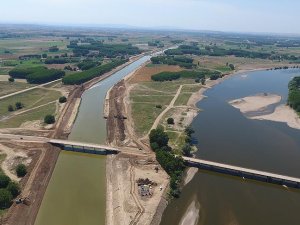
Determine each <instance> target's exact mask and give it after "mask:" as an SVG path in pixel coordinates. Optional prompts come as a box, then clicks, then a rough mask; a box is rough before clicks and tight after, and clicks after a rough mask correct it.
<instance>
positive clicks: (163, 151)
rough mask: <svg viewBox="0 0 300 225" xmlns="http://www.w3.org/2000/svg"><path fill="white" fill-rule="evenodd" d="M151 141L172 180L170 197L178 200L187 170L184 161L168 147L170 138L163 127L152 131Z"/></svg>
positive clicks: (159, 160)
mask: <svg viewBox="0 0 300 225" xmlns="http://www.w3.org/2000/svg"><path fill="white" fill-rule="evenodd" d="M149 139H150V146H151V148H152V150H153V151H155V154H156V159H157V161H158V162H159V164H160V165H161V166H162V168H163V169H164V170H165V171H166V172H167V173H168V175H169V176H170V178H171V179H170V195H171V196H172V197H176V198H178V197H179V195H180V183H181V180H182V175H183V171H184V169H185V165H184V161H183V159H182V158H181V157H180V156H176V155H175V154H174V153H173V151H172V148H171V147H170V146H169V145H168V142H169V137H168V135H167V133H165V132H164V130H163V128H162V127H159V128H157V129H154V130H152V131H151V132H150V135H149Z"/></svg>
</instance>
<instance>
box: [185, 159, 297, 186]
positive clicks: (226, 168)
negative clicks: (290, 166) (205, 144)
mask: <svg viewBox="0 0 300 225" xmlns="http://www.w3.org/2000/svg"><path fill="white" fill-rule="evenodd" d="M183 159H184V161H185V162H186V164H187V165H188V166H192V167H197V168H200V169H203V170H209V171H213V172H217V173H223V174H229V175H232V176H238V177H243V178H245V179H251V180H257V181H262V182H267V183H272V184H278V185H285V186H287V187H292V188H300V179H299V178H295V177H289V176H284V175H279V174H275V173H269V172H264V171H260V170H253V169H247V168H244V167H239V166H232V165H227V164H223V163H216V162H212V161H207V160H202V159H195V158H189V157H183Z"/></svg>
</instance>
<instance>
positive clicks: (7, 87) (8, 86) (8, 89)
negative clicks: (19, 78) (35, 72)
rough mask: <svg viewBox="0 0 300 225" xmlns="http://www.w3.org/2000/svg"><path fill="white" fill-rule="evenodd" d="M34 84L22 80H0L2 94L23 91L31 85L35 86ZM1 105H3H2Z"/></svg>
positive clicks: (0, 93) (0, 94)
mask: <svg viewBox="0 0 300 225" xmlns="http://www.w3.org/2000/svg"><path fill="white" fill-rule="evenodd" d="M33 86H34V85H32V84H27V83H21V82H13V83H11V82H7V81H0V96H3V95H7V94H11V93H14V92H16V91H21V90H24V89H27V88H30V87H33ZM0 107H1V106H0Z"/></svg>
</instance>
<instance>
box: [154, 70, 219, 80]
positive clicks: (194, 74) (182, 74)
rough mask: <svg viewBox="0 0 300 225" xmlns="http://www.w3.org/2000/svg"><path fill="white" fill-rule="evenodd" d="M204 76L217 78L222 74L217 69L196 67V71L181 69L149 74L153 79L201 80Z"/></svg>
mask: <svg viewBox="0 0 300 225" xmlns="http://www.w3.org/2000/svg"><path fill="white" fill-rule="evenodd" d="M205 77H210V78H211V79H212V80H213V79H218V78H220V77H222V74H221V73H220V72H219V71H213V70H207V69H198V70H197V71H189V70H183V71H179V72H161V73H158V74H154V75H152V76H151V79H152V80H153V81H172V80H178V79H179V78H184V79H197V80H199V81H200V80H202V79H205Z"/></svg>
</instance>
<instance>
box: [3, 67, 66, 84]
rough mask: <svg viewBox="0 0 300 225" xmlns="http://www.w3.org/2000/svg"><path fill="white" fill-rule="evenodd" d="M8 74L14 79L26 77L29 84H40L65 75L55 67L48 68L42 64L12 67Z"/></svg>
mask: <svg viewBox="0 0 300 225" xmlns="http://www.w3.org/2000/svg"><path fill="white" fill-rule="evenodd" d="M9 75H10V76H11V77H12V78H14V79H16V78H19V79H26V80H27V82H28V83H31V84H42V83H46V82H50V81H53V80H57V79H60V78H62V77H63V76H64V75H65V72H64V71H62V70H57V69H48V68H46V67H43V66H37V67H28V68H26V67H24V68H14V69H12V70H11V71H9Z"/></svg>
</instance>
